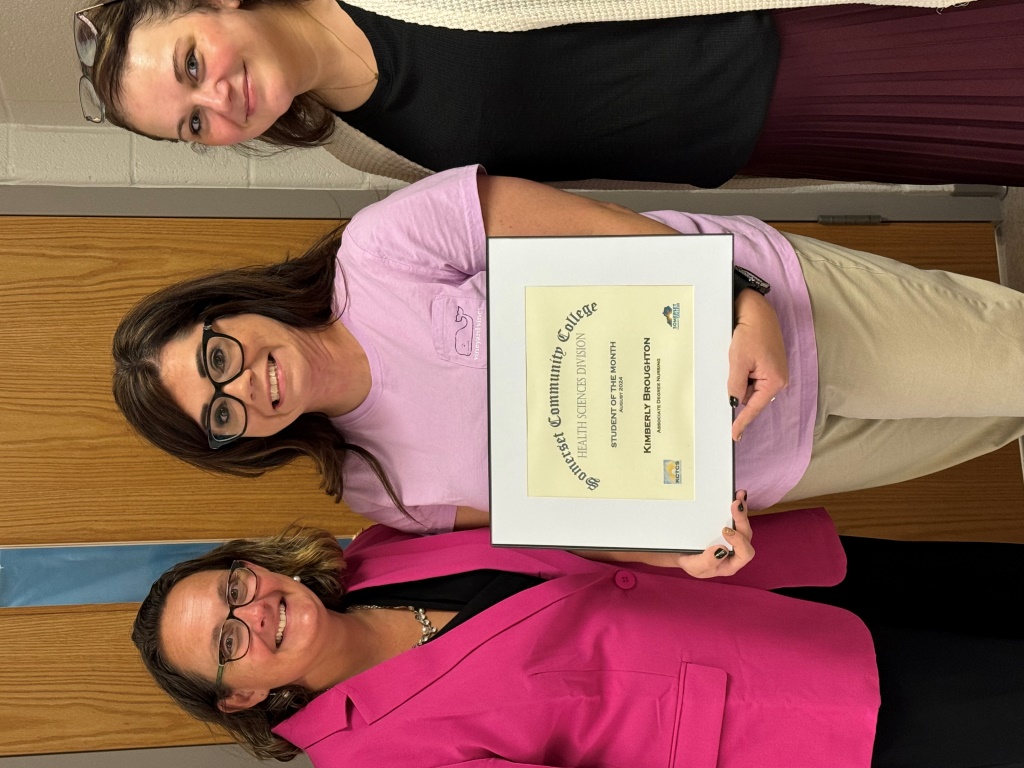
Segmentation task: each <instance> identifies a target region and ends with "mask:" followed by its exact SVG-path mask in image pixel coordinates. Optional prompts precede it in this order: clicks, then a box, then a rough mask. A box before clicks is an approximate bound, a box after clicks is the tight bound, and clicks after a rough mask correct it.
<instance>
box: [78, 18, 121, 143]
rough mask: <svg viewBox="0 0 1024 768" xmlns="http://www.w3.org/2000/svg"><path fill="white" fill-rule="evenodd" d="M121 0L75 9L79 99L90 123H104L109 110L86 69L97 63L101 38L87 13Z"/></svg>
mask: <svg viewBox="0 0 1024 768" xmlns="http://www.w3.org/2000/svg"><path fill="white" fill-rule="evenodd" d="M119 2H121V0H106V2H103V3H97V4H96V5H90V6H89V7H88V8H83V9H82V10H80V11H75V14H74V17H73V24H74V30H75V50H76V51H78V60H79V61H80V62H81V63H82V77H81V79H80V80H79V81H78V100H79V101H80V102H81V103H82V115H83V116H84V117H85V119H86V120H88V121H89V122H90V123H102V122H103V121H104V120H106V119H107V110H106V107H104V106H103V102H102V101H100V97H99V94H97V93H96V86H95V85H93V83H92V77H90V75H89V73H88V72H87V71H86V70H88V69H92V67H93V65H94V64H95V63H96V43H97V41H98V40H99V36H100V32H99V30H98V29H96V25H95V24H93V23H92V21H91V20H90V19H89V18H88V17H87V16H86V15H85V14H87V13H88V12H89V11H95V10H96V9H97V8H102V7H103V6H105V5H113V4H114V3H119Z"/></svg>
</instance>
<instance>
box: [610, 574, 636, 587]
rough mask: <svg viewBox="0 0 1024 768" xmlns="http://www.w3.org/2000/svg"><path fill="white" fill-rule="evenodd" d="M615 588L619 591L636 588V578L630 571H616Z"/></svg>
mask: <svg viewBox="0 0 1024 768" xmlns="http://www.w3.org/2000/svg"><path fill="white" fill-rule="evenodd" d="M615 586H617V587H618V588H619V589H632V588H633V587H635V586H636V576H634V575H633V574H632V573H631V572H630V571H616V572H615Z"/></svg>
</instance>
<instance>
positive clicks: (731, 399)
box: [729, 395, 740, 408]
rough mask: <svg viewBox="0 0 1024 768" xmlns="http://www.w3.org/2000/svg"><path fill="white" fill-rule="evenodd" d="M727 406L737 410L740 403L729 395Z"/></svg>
mask: <svg viewBox="0 0 1024 768" xmlns="http://www.w3.org/2000/svg"><path fill="white" fill-rule="evenodd" d="M729 405H731V406H732V407H733V408H739V407H740V401H739V399H737V398H735V397H733V396H732V395H729Z"/></svg>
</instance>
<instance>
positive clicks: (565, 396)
mask: <svg viewBox="0 0 1024 768" xmlns="http://www.w3.org/2000/svg"><path fill="white" fill-rule="evenodd" d="M525 302H526V413H527V425H526V431H527V455H528V459H527V461H528V464H527V493H528V494H529V495H530V496H562V497H566V498H605V499H686V500H692V499H693V498H694V467H693V456H694V434H693V429H694V418H693V408H694V401H693V375H694V366H693V286H692V285H671V286H669V285H588V286H530V287H527V288H526V290H525Z"/></svg>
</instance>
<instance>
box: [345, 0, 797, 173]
mask: <svg viewBox="0 0 1024 768" xmlns="http://www.w3.org/2000/svg"><path fill="white" fill-rule="evenodd" d="M339 4H340V5H341V7H342V8H343V9H344V10H345V11H346V12H347V13H349V15H351V17H352V18H353V20H354V21H355V23H356V24H357V25H358V26H359V27H360V28H361V29H362V30H363V32H364V33H365V34H366V36H367V37H368V38H369V41H370V44H371V45H372V46H373V52H374V55H375V56H376V59H377V65H378V68H379V73H380V75H379V81H378V83H377V86H376V88H375V89H374V92H373V94H372V95H371V97H370V98H369V100H368V101H367V102H366V103H365V104H363V105H362V106H361V107H359V108H358V109H355V110H353V111H351V112H344V113H339V116H340V117H341V118H342V119H343V120H345V121H347V122H348V123H349V124H350V125H352V126H354V127H356V128H358V129H359V130H361V131H363V132H364V133H366V134H367V135H369V136H371V137H372V138H374V139H376V140H377V141H379V142H380V143H381V144H383V145H384V146H386V147H389V148H390V149H392V150H394V151H396V152H398V153H399V154H401V155H404V156H405V157H407V158H409V159H410V160H413V161H415V162H417V163H420V164H421V165H424V166H426V167H427V168H430V169H432V170H435V171H441V170H444V169H446V168H452V167H456V166H460V165H467V164H469V163H483V164H484V166H486V168H487V170H488V171H489V172H490V173H492V174H504V175H513V176H523V177H526V178H531V179H536V180H539V181H568V180H573V179H583V178H609V179H632V180H646V181H674V182H686V183H690V184H696V185H698V186H705V187H713V186H717V185H719V184H721V183H723V182H725V181H726V180H727V179H729V178H730V177H731V176H733V175H734V174H735V173H736V172H737V171H738V170H739V169H740V168H741V167H742V166H743V164H744V163H745V161H746V160H747V158H748V157H749V155H750V153H751V152H752V150H753V147H754V144H755V142H756V140H757V136H758V133H759V131H760V129H761V124H762V122H763V120H764V116H765V114H766V111H767V108H768V101H769V99H770V97H771V92H772V86H773V83H774V78H775V70H776V66H777V63H778V38H777V36H776V34H775V29H774V26H773V24H772V19H771V16H770V14H769V13H768V12H750V13H729V14H720V15H716V16H695V17H686V18H678V19H659V20H653V21H629V22H601V23H585V24H569V25H564V26H557V27H549V28H545V29H538V30H531V31H527V32H510V33H506V32H470V31H464V30H451V29H443V28H439V27H426V26H421V25H417V24H410V23H406V22H402V21H396V20H394V19H389V18H386V17H383V16H378V15H376V14H373V13H369V12H367V11H364V10H362V9H360V8H356V7H354V6H351V5H348V4H347V3H344V2H341V0H339Z"/></svg>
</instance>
